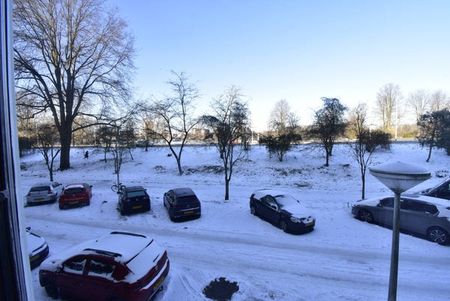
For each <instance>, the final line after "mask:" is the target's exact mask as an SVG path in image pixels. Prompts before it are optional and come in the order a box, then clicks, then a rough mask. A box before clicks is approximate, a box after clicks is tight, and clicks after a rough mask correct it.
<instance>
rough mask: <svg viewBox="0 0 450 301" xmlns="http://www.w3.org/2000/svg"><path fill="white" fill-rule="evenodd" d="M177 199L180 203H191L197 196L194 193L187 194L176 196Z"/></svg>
mask: <svg viewBox="0 0 450 301" xmlns="http://www.w3.org/2000/svg"><path fill="white" fill-rule="evenodd" d="M178 201H179V202H180V203H184V202H186V203H191V202H195V201H197V198H196V197H195V196H194V195H187V196H183V197H180V198H178Z"/></svg>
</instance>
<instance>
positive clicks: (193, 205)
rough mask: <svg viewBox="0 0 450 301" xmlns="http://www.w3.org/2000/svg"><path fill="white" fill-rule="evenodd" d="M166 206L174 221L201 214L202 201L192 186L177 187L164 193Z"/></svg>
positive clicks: (197, 216) (196, 216)
mask: <svg viewBox="0 0 450 301" xmlns="http://www.w3.org/2000/svg"><path fill="white" fill-rule="evenodd" d="M164 207H166V208H167V212H168V213H169V217H170V219H171V220H172V221H174V220H179V219H185V218H199V217H200V216H201V205H200V201H199V199H198V198H197V196H196V195H195V193H194V191H192V189H190V188H176V189H172V190H169V191H167V192H166V193H164Z"/></svg>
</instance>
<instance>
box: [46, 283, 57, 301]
mask: <svg viewBox="0 0 450 301" xmlns="http://www.w3.org/2000/svg"><path fill="white" fill-rule="evenodd" d="M45 291H46V292H47V295H48V296H49V297H51V298H52V299H58V295H59V294H58V288H57V287H56V286H55V285H54V284H47V285H46V286H45Z"/></svg>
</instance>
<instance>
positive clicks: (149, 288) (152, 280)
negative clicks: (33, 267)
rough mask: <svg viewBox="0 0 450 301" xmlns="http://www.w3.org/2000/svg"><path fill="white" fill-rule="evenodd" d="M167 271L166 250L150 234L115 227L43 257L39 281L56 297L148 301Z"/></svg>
mask: <svg viewBox="0 0 450 301" xmlns="http://www.w3.org/2000/svg"><path fill="white" fill-rule="evenodd" d="M168 273H169V258H168V257H167V251H166V250H164V249H163V248H162V247H161V246H159V245H158V244H157V243H156V242H155V241H154V240H153V239H151V238H149V237H147V236H146V235H142V234H136V233H129V232H119V231H114V232H111V233H109V234H107V235H105V236H103V237H101V238H98V239H96V240H92V241H88V242H85V243H82V244H80V245H77V246H74V247H72V248H70V249H69V250H67V251H65V252H63V253H60V254H57V255H53V256H51V257H49V258H47V259H46V260H45V261H44V262H43V263H42V264H41V268H40V271H39V282H40V284H41V286H42V287H44V288H45V290H46V292H47V294H48V295H49V296H50V297H52V298H55V299H56V298H58V297H61V298H62V299H71V300H86V301H88V300H92V301H112V300H124V301H125V300H126V301H147V300H150V298H152V296H153V295H155V294H156V292H158V291H159V290H160V289H161V288H162V284H163V282H164V279H165V278H166V277H167V274H168Z"/></svg>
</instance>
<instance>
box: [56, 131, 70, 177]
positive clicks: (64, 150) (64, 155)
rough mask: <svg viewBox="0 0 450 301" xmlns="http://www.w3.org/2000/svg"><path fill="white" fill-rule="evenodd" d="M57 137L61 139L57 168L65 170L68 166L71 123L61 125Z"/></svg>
mask: <svg viewBox="0 0 450 301" xmlns="http://www.w3.org/2000/svg"><path fill="white" fill-rule="evenodd" d="M59 137H60V141H61V154H60V162H59V169H60V170H66V169H69V168H70V145H71V143H72V125H71V124H69V125H65V126H64V125H61V129H60V130H59Z"/></svg>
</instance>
